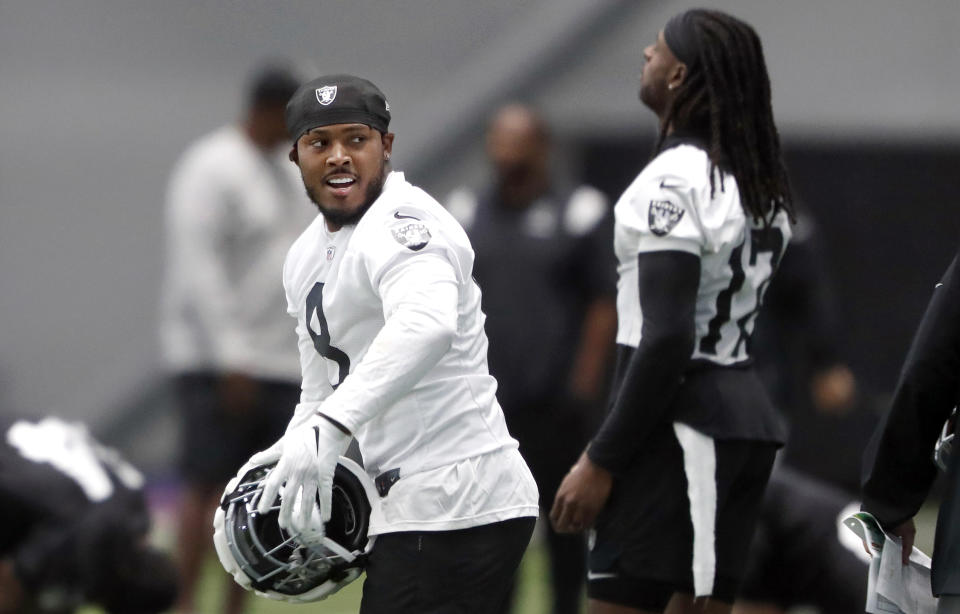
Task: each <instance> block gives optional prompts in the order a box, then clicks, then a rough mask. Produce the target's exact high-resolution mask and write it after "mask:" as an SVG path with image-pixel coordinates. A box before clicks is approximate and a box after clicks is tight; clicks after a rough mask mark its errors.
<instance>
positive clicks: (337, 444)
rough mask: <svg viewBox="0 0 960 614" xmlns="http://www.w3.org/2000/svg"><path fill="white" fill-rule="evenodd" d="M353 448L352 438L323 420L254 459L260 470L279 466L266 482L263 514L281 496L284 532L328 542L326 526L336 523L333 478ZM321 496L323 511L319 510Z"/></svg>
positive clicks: (301, 428)
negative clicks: (343, 456)
mask: <svg viewBox="0 0 960 614" xmlns="http://www.w3.org/2000/svg"><path fill="white" fill-rule="evenodd" d="M348 445H350V436H349V435H347V434H346V433H344V432H343V431H341V430H340V429H339V428H337V427H336V426H335V425H334V424H333V423H332V422H330V421H329V420H327V419H326V418H324V417H323V416H316V417H315V418H312V419H311V420H309V421H307V422H305V423H304V424H301V425H300V426H297V427H294V428H292V429H290V430H288V431H287V432H286V433H285V434H284V436H283V437H281V438H280V441H278V442H277V443H276V444H274V445H273V446H271V447H270V448H269V449H267V450H265V451H263V452H260V453H259V454H256V455H254V457H253V458H251V459H250V460H251V461H252V462H256V463H258V464H269V463H272V462H274V461H276V463H277V465H276V467H274V468H273V470H271V471H270V474H269V475H268V476H267V479H266V480H265V481H264V487H263V494H262V495H261V497H260V501H259V502H258V504H257V511H258V512H259V513H261V514H263V513H266V512H267V511H268V510H269V509H270V507H271V505H272V504H273V502H274V500H275V499H276V497H277V493H280V517H279V519H278V522H279V524H280V526H281V527H282V528H284V529H286V530H287V531H289V532H290V533H292V534H294V535H297V536H302V537H304V538H307V539H308V540H309V541H310V542H315V541H319V540H322V539H323V523H325V522H327V521H328V520H330V508H331V504H332V499H333V474H334V471H335V470H336V468H337V461H338V460H339V459H340V455H341V454H343V453H344V452H346V450H347V446H348ZM318 496H319V503H320V509H319V511H318V510H317V506H316V505H315V504H314V502H315V501H317V499H318ZM318 514H319V518H317V515H318Z"/></svg>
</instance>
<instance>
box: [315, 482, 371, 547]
mask: <svg viewBox="0 0 960 614" xmlns="http://www.w3.org/2000/svg"><path fill="white" fill-rule="evenodd" d="M331 512H332V513H331V514H330V521H329V522H327V525H326V527H325V529H324V532H325V534H326V535H327V537H329V538H330V539H332V540H334V541H335V542H337V543H338V544H340V545H341V546H343V547H344V548H346V549H347V550H363V548H364V547H365V546H366V542H367V529H368V528H369V527H370V502H369V501H367V494H366V492H365V491H364V488H363V484H361V483H360V481H359V480H358V479H357V477H356V476H355V475H354V474H352V473H351V472H350V470H349V469H347V468H346V467H344V466H343V465H337V470H336V473H334V476H333V509H332V511H331Z"/></svg>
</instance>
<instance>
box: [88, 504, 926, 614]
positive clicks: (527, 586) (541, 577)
mask: <svg viewBox="0 0 960 614" xmlns="http://www.w3.org/2000/svg"><path fill="white" fill-rule="evenodd" d="M935 523H936V507H935V506H933V505H927V506H925V507H924V508H923V509H922V510H920V513H919V514H918V515H917V547H918V548H920V549H921V550H923V551H924V552H926V553H928V554H929V553H931V552H932V551H933V534H934V527H935ZM226 581H230V582H232V581H233V580H232V579H230V578H228V577H227V574H226V572H225V571H223V568H222V567H220V563H219V561H217V559H216V557H215V556H213V555H211V557H210V559H209V560H208V562H207V566H206V569H205V571H204V577H203V580H202V584H201V589H200V601H199V603H198V604H197V614H219V612H220V595H221V590H222V587H223V583H224V582H226ZM362 585H363V581H362V578H361V579H360V580H357V581H356V582H354V583H353V584H351V585H350V586H348V587H347V588H345V589H343V590H342V591H340V592H339V593H337V594H336V595H333V596H332V597H329V598H328V599H325V600H324V601H320V602H317V603H310V604H301V605H291V604H285V603H281V602H277V601H272V600H270V599H263V598H261V597H257V596H254V595H251V597H250V600H249V602H248V607H247V614H296V613H297V612H310V613H311V614H355V613H356V612H357V610H358V609H359V607H360V591H361V587H362ZM548 591H549V586H548V584H547V568H546V559H545V551H544V545H543V542H542V540H541V539H539V535H535V536H534V539H533V541H532V543H531V545H530V548H529V549H528V550H527V555H526V556H525V557H524V559H523V564H522V565H521V569H520V583H519V586H518V589H517V602H516V607H515V608H514V614H547V608H548V607H549V593H548ZM78 614H102V611H101V610H99V609H97V608H84V609H82V610H80V612H79V613H78Z"/></svg>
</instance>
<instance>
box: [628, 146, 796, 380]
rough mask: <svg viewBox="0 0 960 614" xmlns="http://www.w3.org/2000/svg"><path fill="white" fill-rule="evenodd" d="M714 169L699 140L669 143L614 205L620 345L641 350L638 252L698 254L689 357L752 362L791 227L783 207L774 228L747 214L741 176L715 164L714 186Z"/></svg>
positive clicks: (641, 318) (717, 362) (711, 361)
mask: <svg viewBox="0 0 960 614" xmlns="http://www.w3.org/2000/svg"><path fill="white" fill-rule="evenodd" d="M709 169H710V160H709V159H708V157H707V153H706V151H704V150H703V149H701V148H700V147H697V146H696V145H695V144H693V143H684V144H680V145H677V146H675V147H671V148H669V149H666V150H665V151H663V153H661V154H660V155H659V156H657V157H656V158H655V159H654V160H653V161H652V162H651V163H650V164H649V165H647V167H646V168H645V169H644V170H643V172H642V173H640V175H639V176H638V177H637V178H636V179H635V180H634V182H633V183H632V184H631V185H630V187H628V188H627V190H626V191H625V192H624V194H623V196H621V198H620V200H619V201H618V202H617V205H616V208H615V210H614V211H615V215H616V227H615V231H614V232H615V235H614V249H615V250H616V254H617V259H618V261H619V266H618V271H619V273H620V281H619V284H618V293H617V315H618V317H619V322H620V326H619V329H618V331H617V343H619V344H623V345H626V346H629V347H637V345H638V344H639V342H640V330H641V328H642V326H643V314H642V313H641V310H640V302H639V300H638V289H637V255H638V254H641V253H644V252H655V251H670V250H676V251H683V252H689V253H691V254H693V255H695V256H697V257H698V258H699V259H700V286H699V289H698V291H697V306H696V342H695V345H694V350H693V356H692V358H693V359H694V360H703V361H707V362H709V363H714V364H718V365H725V366H729V365H735V364H739V363H744V362H746V361H748V360H749V359H750V335H751V333H752V332H753V325H754V322H755V319H756V316H757V313H759V311H760V304H761V301H762V299H763V293H764V291H765V290H766V288H767V285H768V284H769V283H770V278H771V275H772V274H773V272H774V270H775V269H776V265H777V262H778V261H779V260H780V257H781V256H782V255H783V253H784V250H785V249H786V247H787V243H788V242H789V240H790V225H789V220H788V217H787V213H786V212H785V211H780V212H779V213H778V214H777V215H776V216H775V217H774V218H773V220H771V221H770V223H769V225H764V224H763V223H762V222H758V221H755V220H752V219H749V218H748V217H747V216H746V214H745V213H744V210H743V207H742V205H741V203H740V192H739V190H737V184H736V179H734V178H733V176H731V175H729V174H727V173H723V172H722V171H720V170H719V169H717V170H715V171H714V177H713V185H711V181H710V171H709Z"/></svg>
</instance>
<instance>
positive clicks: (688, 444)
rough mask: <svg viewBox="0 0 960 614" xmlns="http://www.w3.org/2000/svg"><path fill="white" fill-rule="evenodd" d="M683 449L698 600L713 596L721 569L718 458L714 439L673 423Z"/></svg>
mask: <svg viewBox="0 0 960 614" xmlns="http://www.w3.org/2000/svg"><path fill="white" fill-rule="evenodd" d="M673 431H674V433H676V435H677V441H679V442H680V447H681V448H682V449H683V470H684V473H686V475H687V497H688V498H689V499H690V520H691V522H692V523H693V590H694V593H695V595H694V596H696V597H702V596H706V595H711V594H712V593H713V580H714V576H715V574H716V569H717V557H716V550H715V547H714V545H715V528H716V518H717V455H716V450H715V448H714V445H713V439H712V438H711V437H708V436H707V435H704V434H703V433H699V432H697V431H695V430H693V429H692V428H690V427H689V426H687V425H686V424H681V423H679V422H674V423H673Z"/></svg>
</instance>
